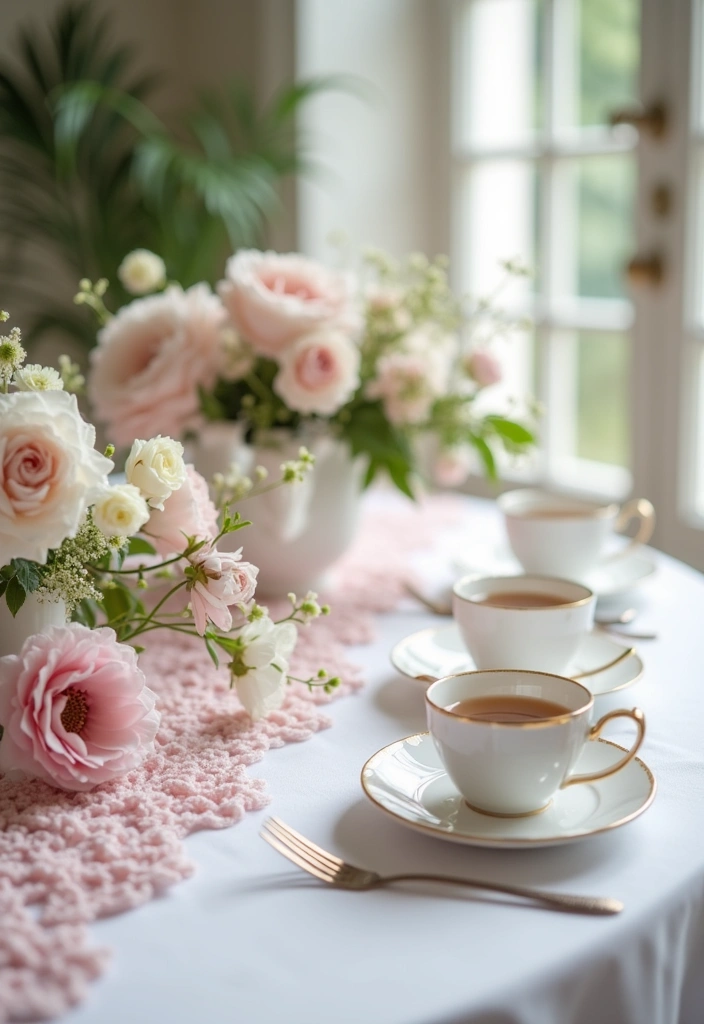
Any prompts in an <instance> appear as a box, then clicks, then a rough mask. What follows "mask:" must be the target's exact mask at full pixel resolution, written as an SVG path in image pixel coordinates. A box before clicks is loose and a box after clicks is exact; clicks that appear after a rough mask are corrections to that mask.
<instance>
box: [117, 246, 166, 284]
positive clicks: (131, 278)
mask: <svg viewBox="0 0 704 1024" xmlns="http://www.w3.org/2000/svg"><path fill="white" fill-rule="evenodd" d="M117 276H118V277H119V278H120V281H121V282H122V285H123V287H124V289H125V291H128V292H129V293H130V295H146V294H147V293H148V292H155V291H157V289H159V288H163V287H164V285H165V284H166V265H165V263H164V261H163V260H162V258H161V256H157V255H156V253H154V252H150V251H149V249H135V250H134V251H133V252H131V253H128V254H127V256H125V258H124V260H123V261H122V263H121V264H120V266H119V267H118V268H117Z"/></svg>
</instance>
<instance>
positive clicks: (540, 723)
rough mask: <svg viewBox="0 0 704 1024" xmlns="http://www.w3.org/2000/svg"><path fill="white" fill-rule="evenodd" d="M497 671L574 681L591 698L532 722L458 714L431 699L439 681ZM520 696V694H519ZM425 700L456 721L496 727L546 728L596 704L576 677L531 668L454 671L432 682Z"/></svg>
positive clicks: (574, 716)
mask: <svg viewBox="0 0 704 1024" xmlns="http://www.w3.org/2000/svg"><path fill="white" fill-rule="evenodd" d="M495 672H500V673H503V674H505V673H506V672H512V673H513V672H516V673H520V674H521V675H528V676H548V678H550V679H559V680H560V681H561V682H563V683H572V684H573V685H574V686H578V687H579V688H580V690H583V691H584V693H586V695H587V697H588V698H589V700H588V701H587V703H586V704H585V705H583V707H581V708H577V710H576V711H569V712H567V714H565V715H555V716H553V717H552V718H540V719H538V720H537V721H532V722H487V720H486V719H485V718H472V716H471V715H458V714H456V713H455V712H454V711H449V710H448V709H447V708H443V707H440V705H439V704H435V703H434V701H432V700H431V699H430V697H429V696H428V693H429V692H430V690H432V688H433V687H434V686H437V684H438V683H445V682H447V680H448V679H459V678H460V676H482V675H493V674H494V673H495ZM519 696H520V695H519ZM425 700H426V702H427V703H428V704H429V705H430V707H431V708H432V709H433V711H439V712H440V713H441V714H443V715H448V716H449V717H451V718H454V719H455V721H456V722H471V723H472V725H488V726H490V727H492V728H494V729H544V728H546V727H548V726H551V725H562V724H563V723H564V722H569V721H570V719H572V718H576V717H577V716H578V715H583V714H584V712H585V711H591V709H592V707H593V706H594V694H593V693H592V692H591V691H590V690H588V689H587V687H586V686H584V685H583V684H582V683H580V682H579V681H578V680H576V679H571V678H570V677H569V676H559V675H558V674H557V673H556V672H538V671H537V669H529V668H486V669H475V670H474V671H469V672H453V673H451V675H449V676H441V677H440V678H439V679H436V680H435V682H434V683H430V685H429V686H428V689H427V690H426V691H425Z"/></svg>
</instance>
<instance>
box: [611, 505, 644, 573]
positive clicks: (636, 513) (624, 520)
mask: <svg viewBox="0 0 704 1024" xmlns="http://www.w3.org/2000/svg"><path fill="white" fill-rule="evenodd" d="M632 519H638V520H639V523H638V532H637V533H636V535H635V537H633V539H632V540H631V542H630V544H626V546H625V548H622V549H621V551H617V552H616V553H615V554H613V555H611V556H610V558H609V559H608V560H609V561H613V560H614V559H616V558H623V557H624V556H625V555H630V554H631V553H632V552H633V551H635V549H636V548H638V547H640V545H641V544H647V543H648V541H649V540H650V538H651V537H652V536H653V530H654V529H655V509H654V508H653V506H652V504H651V502H649V501H648V499H647V498H634V499H633V500H632V501H627V502H626V504H625V505H624V506H623V507H622V508H621V511H620V512H619V514H618V518H617V520H616V522H615V523H614V529H615V530H616V532H617V533H622V532H623V531H624V530H625V529H626V527H627V526H628V524H629V523H630V522H631V520H632Z"/></svg>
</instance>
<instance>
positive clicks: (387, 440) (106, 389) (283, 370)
mask: <svg viewBox="0 0 704 1024" xmlns="http://www.w3.org/2000/svg"><path fill="white" fill-rule="evenodd" d="M506 269H507V271H508V272H510V273H522V272H523V271H522V270H521V268H519V267H518V266H517V265H516V264H514V263H507V264H506ZM120 277H121V280H122V283H123V285H124V287H125V288H126V289H127V290H128V291H130V292H132V294H135V295H139V296H143V297H140V298H137V299H135V301H133V302H131V303H130V304H128V305H127V306H125V307H123V308H122V309H120V310H119V311H118V313H117V314H116V315H115V316H114V317H111V316H110V314H109V313H108V311H107V310H106V309H105V307H104V305H103V302H102V295H103V294H104V291H105V283H104V282H100V283H98V285H96V286H95V287H94V286H93V285H92V284H91V283H90V282H88V281H84V282H82V286H81V291H80V292H79V294H78V296H77V297H76V298H77V301H78V302H82V303H86V304H88V305H91V306H92V307H93V308H94V309H95V310H96V312H97V313H98V315H99V317H100V319H101V321H102V324H103V326H102V328H101V330H100V331H99V333H98V345H97V348H96V349H95V350H94V352H93V363H92V370H91V374H90V379H89V393H90V396H91V399H92V402H93V405H94V408H95V411H96V414H97V416H98V418H99V419H100V420H102V421H103V422H104V423H105V424H106V425H107V427H108V429H109V432H110V435H111V437H113V438H114V439H115V441H116V442H118V443H121V444H127V443H129V441H130V439H131V437H134V436H135V435H139V434H143V433H145V432H146V431H145V424H146V423H147V422H149V423H151V424H154V423H156V424H157V426H158V428H159V430H160V431H162V432H163V433H168V434H170V435H172V436H174V437H179V438H183V437H185V436H187V435H188V434H189V432H193V431H197V430H198V429H199V428H201V429H202V427H203V424H204V422H206V421H213V420H215V421H218V420H227V421H236V422H238V423H240V424H241V425H242V428H243V432H244V434H245V436H246V437H247V439H248V440H253V439H256V438H257V437H262V436H265V437H266V436H267V435H269V434H270V432H271V431H272V430H279V431H280V430H281V428H285V429H286V430H287V431H289V432H291V433H292V434H294V435H295V436H297V437H301V438H303V439H307V438H309V437H310V436H313V437H315V436H317V435H319V434H320V432H321V430H324V431H325V432H326V433H327V434H328V435H331V436H333V437H335V438H339V439H340V440H341V441H342V442H344V443H345V444H346V445H347V446H348V448H349V451H350V452H351V454H352V455H353V456H354V455H362V456H364V457H365V459H366V462H367V468H366V477H365V482H366V483H369V482H370V481H371V480H373V479H374V477H375V476H376V475H377V473H378V472H379V471H381V470H385V471H386V472H388V474H389V475H390V477H391V479H392V480H393V482H394V483H395V484H396V486H397V487H399V488H400V489H401V490H402V491H404V492H405V493H407V494H409V495H412V493H413V476H414V473H415V471H416V469H417V463H418V445H417V444H416V442H417V441H419V440H422V439H424V438H431V439H432V440H433V442H434V447H435V458H434V459H433V463H434V466H435V470H436V476H437V478H438V481H439V482H441V483H447V484H458V483H461V482H462V480H463V479H464V478H465V477H466V476H467V474H468V473H469V472H470V469H471V467H472V465H473V461H474V458H473V455H472V453H476V455H478V457H479V460H480V462H481V464H482V465H483V467H484V469H485V470H486V472H487V473H488V474H489V476H492V477H493V476H495V475H496V473H497V468H496V454H497V452H498V451H500V450H503V451H508V452H509V453H511V454H520V453H522V452H525V451H526V450H527V449H528V448H529V447H530V446H531V445H532V444H533V443H534V436H533V432H532V430H531V428H530V426H529V425H528V424H527V423H526V422H519V421H517V420H516V419H514V418H512V417H511V416H507V415H499V414H498V413H496V412H491V413H489V412H486V411H484V412H480V411H479V408H478V404H477V402H476V399H477V397H478V396H479V394H480V393H481V392H483V391H484V390H485V389H486V388H489V387H491V386H492V385H494V384H496V383H498V382H499V381H500V380H501V377H502V371H501V366H500V364H499V362H498V361H497V359H496V357H495V355H494V354H493V353H492V351H491V347H490V346H491V334H492V332H487V330H486V325H487V323H491V324H492V325H493V327H494V328H495V329H505V328H506V326H507V324H506V322H505V321H501V320H499V318H497V317H496V315H495V311H494V310H493V309H492V307H491V305H490V303H488V302H483V303H479V304H478V305H477V306H475V307H474V308H473V309H472V310H471V311H470V312H469V313H468V312H467V311H466V310H465V309H463V305H462V303H460V302H459V301H458V300H457V299H456V298H455V297H454V295H453V293H452V291H451V289H450V287H449V284H448V280H447V273H446V261H445V260H444V259H442V258H438V259H436V260H435V261H433V262H431V261H429V260H428V259H427V258H426V257H424V256H422V255H420V254H416V255H413V256H411V257H409V258H408V260H406V261H405V262H403V263H397V262H396V261H394V260H392V259H391V258H390V257H388V256H386V255H385V254H383V253H380V252H373V253H369V254H368V255H367V257H366V262H365V276H364V279H363V280H361V281H360V280H359V279H358V278H357V277H356V276H355V275H353V274H351V273H345V272H340V271H335V270H331V269H329V268H327V267H325V266H323V265H322V264H319V263H317V262H315V261H313V260H310V259H306V258H305V257H303V256H301V255H298V254H287V255H280V254H277V253H273V252H259V251H256V250H242V251H240V252H238V253H237V254H236V255H234V256H232V257H231V258H230V259H229V260H228V262H227V265H226V268H225V276H224V278H223V280H222V281H220V283H219V285H218V289H217V294H214V293H212V292H211V291H210V289H209V288H208V287H207V286H206V285H204V284H199V285H196V286H194V287H191V288H189V289H187V290H183V289H182V288H180V287H179V286H178V285H174V284H167V275H166V267H165V266H164V263H163V261H162V260H161V259H160V258H159V257H158V256H156V255H155V254H153V253H149V252H146V251H143V250H142V251H137V252H135V253H132V254H130V256H128V257H127V258H126V259H125V261H124V262H123V264H122V267H121V268H120ZM147 292H155V293H156V294H151V295H146V293H147ZM473 328H479V329H478V330H477V329H473ZM524 419H529V417H524Z"/></svg>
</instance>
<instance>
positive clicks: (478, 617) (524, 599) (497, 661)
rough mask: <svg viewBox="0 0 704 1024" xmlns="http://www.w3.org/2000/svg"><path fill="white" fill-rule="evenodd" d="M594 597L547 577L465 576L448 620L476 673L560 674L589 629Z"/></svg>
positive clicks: (578, 585)
mask: <svg viewBox="0 0 704 1024" xmlns="http://www.w3.org/2000/svg"><path fill="white" fill-rule="evenodd" d="M595 607H596V596H595V594H594V593H593V592H592V591H591V590H590V589H589V588H588V587H585V586H584V585H583V584H581V583H573V582H572V581H570V580H561V579H556V578H554V577H552V576H536V575H523V576H479V575H469V576H464V577H463V578H462V579H460V580H458V581H457V582H456V583H455V585H454V587H453V596H452V614H453V615H454V617H455V621H456V622H457V625H458V627H459V630H460V633H461V634H462V639H463V640H464V643H465V645H466V647H467V650H468V651H469V653H470V654H471V655H472V659H473V661H474V664H475V665H476V667H477V668H487V669H491V668H527V669H536V670H537V671H539V672H557V673H560V672H564V671H565V670H566V669H567V667H568V665H569V664H570V662H571V661H572V659H573V658H574V656H575V655H576V653H577V651H578V650H579V646H580V644H581V642H582V640H583V639H584V637H585V636H587V634H588V633H591V631H592V627H593V625H594V609H595Z"/></svg>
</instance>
